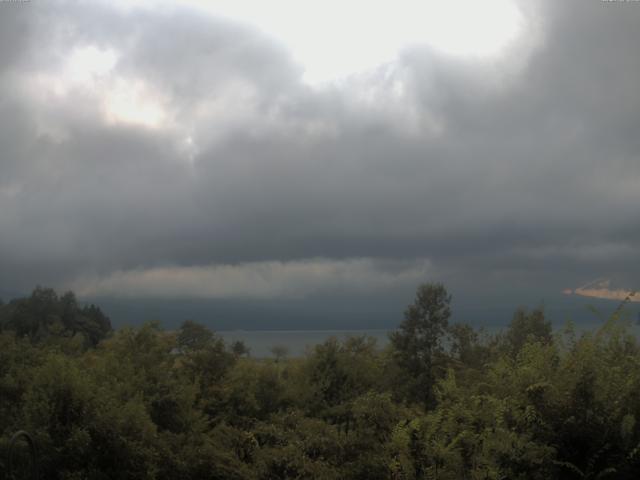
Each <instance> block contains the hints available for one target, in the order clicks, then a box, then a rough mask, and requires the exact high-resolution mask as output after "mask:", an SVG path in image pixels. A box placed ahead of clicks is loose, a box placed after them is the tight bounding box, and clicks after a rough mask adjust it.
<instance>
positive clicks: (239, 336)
mask: <svg viewBox="0 0 640 480" xmlns="http://www.w3.org/2000/svg"><path fill="white" fill-rule="evenodd" d="M388 332H389V330H263V331H260V330H247V331H244V330H234V331H221V332H216V333H218V334H219V335H220V336H222V337H223V338H224V340H225V341H226V342H233V341H236V340H242V341H243V342H244V343H245V345H247V347H249V349H250V350H251V356H252V357H270V356H273V355H272V353H271V348H272V347H274V346H276V345H278V346H284V347H286V348H287V349H288V351H289V355H290V356H294V357H295V356H301V355H304V353H305V351H306V349H307V348H312V347H313V346H314V345H317V344H319V343H322V342H324V341H325V340H327V339H328V338H330V337H336V338H337V339H338V340H344V339H345V338H347V337H350V336H351V337H356V336H363V335H366V336H369V337H373V338H375V339H376V342H377V345H378V346H379V347H380V348H383V347H385V346H386V345H387V344H388V343H389V338H388V336H387V335H388Z"/></svg>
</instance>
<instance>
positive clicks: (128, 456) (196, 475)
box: [0, 284, 640, 480]
mask: <svg viewBox="0 0 640 480" xmlns="http://www.w3.org/2000/svg"><path fill="white" fill-rule="evenodd" d="M450 299H451V298H450V296H449V295H448V293H447V291H446V289H445V288H444V287H443V286H442V285H439V284H426V285H422V286H421V287H419V288H418V291H417V294H416V299H415V302H414V303H413V304H412V305H410V306H409V307H408V308H407V310H406V312H405V320H404V322H403V323H402V324H401V325H399V326H398V329H397V330H396V331H395V332H394V333H393V334H392V335H391V342H390V345H389V347H388V348H386V349H384V350H382V349H378V348H377V347H376V345H375V343H374V342H373V341H372V340H371V339H369V338H366V337H362V338H350V339H348V340H345V341H343V342H340V341H338V340H336V339H330V340H327V341H326V342H324V343H323V344H320V345H316V346H315V347H314V348H313V349H312V350H310V352H309V354H308V355H306V356H305V357H303V358H287V356H286V352H285V351H284V350H281V351H278V352H277V353H278V354H277V355H276V356H275V358H270V359H256V358H252V357H251V356H250V352H247V350H246V348H244V346H243V345H242V344H240V343H236V344H234V345H227V344H225V343H224V342H223V340H222V339H221V338H220V337H219V336H217V335H216V334H215V333H214V332H211V331H210V330H208V329H207V328H205V327H204V326H202V325H199V324H197V323H195V322H185V323H184V324H183V325H182V327H181V328H180V329H179V330H178V331H175V332H167V331H163V330H162V329H161V328H160V327H159V325H157V324H154V323H147V324H145V325H144V326H142V327H140V328H135V329H133V328H125V329H121V330H118V331H111V328H110V324H109V321H108V319H107V318H106V316H105V315H104V314H103V313H102V312H101V311H100V309H99V308H98V307H95V306H91V307H80V306H79V305H78V303H77V302H76V300H75V297H74V296H73V294H65V295H63V296H58V295H56V294H55V292H53V291H51V290H48V289H40V288H39V289H36V290H35V291H34V292H33V294H32V296H31V297H29V298H25V299H18V300H14V301H11V302H9V303H7V304H4V305H2V306H0V329H1V331H0V432H1V435H0V453H2V455H1V456H0V462H4V458H5V454H4V453H5V452H6V450H7V446H8V439H9V438H10V435H11V434H12V433H13V432H15V431H17V430H20V429H25V430H27V431H29V432H31V433H32V434H33V436H34V438H35V439H36V442H37V444H38V449H39V452H40V474H41V478H46V479H220V480H234V479H238V480H239V479H265V480H266V479H269V480H271V479H326V480H329V479H362V480H375V479H442V480H445V479H446V480H448V479H451V480H458V479H474V480H480V479H554V478H557V479H585V478H588V479H595V478H612V479H632V478H633V479H636V478H639V475H640V426H639V425H638V420H637V419H638V418H640V348H639V346H638V342H637V339H636V338H635V337H634V336H633V335H632V334H631V332H630V329H629V328H628V326H627V325H626V323H625V321H624V318H623V317H624V315H623V312H618V313H617V314H615V315H614V316H613V317H612V318H610V319H609V320H608V321H606V322H605V323H603V325H602V326H601V327H600V328H599V329H598V330H597V331H593V332H590V333H586V334H581V335H577V334H576V333H574V331H573V328H572V327H571V325H568V326H567V327H566V328H565V329H563V330H562V331H556V332H553V331H552V329H551V325H550V323H549V322H548V321H547V320H546V319H545V317H544V312H543V311H542V310H533V311H526V310H524V309H522V310H519V311H517V312H515V314H514V317H513V321H512V323H511V325H510V326H509V328H508V329H506V330H505V331H504V332H502V333H501V334H498V335H491V336H489V335H485V334H483V333H482V332H479V331H476V330H474V329H472V328H471V327H469V326H467V325H459V324H457V325H452V324H450V323H449V317H450ZM5 467H6V465H4V464H0V470H2V471H4V468H5Z"/></svg>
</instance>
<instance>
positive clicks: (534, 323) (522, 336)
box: [506, 308, 553, 355]
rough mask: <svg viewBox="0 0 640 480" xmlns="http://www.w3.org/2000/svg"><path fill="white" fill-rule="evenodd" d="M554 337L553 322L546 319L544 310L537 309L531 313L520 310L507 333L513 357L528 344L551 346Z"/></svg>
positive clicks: (515, 314)
mask: <svg viewBox="0 0 640 480" xmlns="http://www.w3.org/2000/svg"><path fill="white" fill-rule="evenodd" d="M552 336H553V335H552V328H551V322H550V321H548V320H546V319H545V317H544V311H543V310H542V308H536V309H535V310H533V311H532V312H531V313H529V312H527V311H526V309H524V308H519V309H518V310H516V312H515V313H514V314H513V320H511V323H510V324H509V329H508V330H507V333H506V341H507V348H508V349H509V351H510V353H511V354H512V355H517V354H518V352H519V351H520V350H521V349H522V347H523V346H524V345H525V344H526V343H530V342H540V343H543V344H549V343H551V340H552Z"/></svg>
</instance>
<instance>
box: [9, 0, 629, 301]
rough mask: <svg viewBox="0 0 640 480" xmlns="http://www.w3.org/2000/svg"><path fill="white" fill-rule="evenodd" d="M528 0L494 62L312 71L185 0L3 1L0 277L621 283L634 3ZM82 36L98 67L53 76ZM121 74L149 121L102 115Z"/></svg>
mask: <svg viewBox="0 0 640 480" xmlns="http://www.w3.org/2000/svg"><path fill="white" fill-rule="evenodd" d="M528 5H529V4H523V5H522V8H523V9H525V8H526V9H527V10H525V13H526V14H527V15H528V18H529V21H530V23H529V25H530V26H531V25H533V27H532V28H535V31H536V32H537V35H538V37H536V38H535V39H532V42H531V43H532V44H533V46H531V45H528V42H527V41H522V42H521V45H520V46H519V47H518V46H515V47H514V50H513V51H512V52H511V53H510V54H508V56H507V57H506V58H505V59H501V60H496V61H492V62H489V63H483V62H482V61H477V60H468V59H460V58H453V57H447V56H443V55H441V54H438V53H436V52H434V51H431V50H429V49H427V48H423V47H413V48H410V49H406V50H405V51H403V52H402V53H401V55H400V56H399V58H398V60H397V61H396V62H394V63H393V64H392V65H387V66H381V67H380V68H379V69H377V70H376V71H374V72H370V73H367V74H361V75H358V76H355V77H353V78H350V79H347V80H345V81H342V82H341V83H340V84H338V85H335V86H325V87H322V88H315V87H310V86H308V85H305V84H304V83H303V81H302V73H303V71H302V67H301V66H300V65H297V64H296V63H295V62H294V61H293V60H292V58H291V57H290V54H289V53H288V52H287V50H286V46H285V45H282V44H279V43H277V42H276V41H275V40H272V39H270V38H269V37H268V36H267V35H266V34H263V33H260V32H257V31H255V30H253V29H251V28H250V27H248V26H246V25H241V24H238V23H234V22H231V21H229V20H222V19H215V18H212V17H208V16H204V15H202V14H198V13H196V12H195V11H190V10H188V9H186V8H178V7H175V8H163V9H157V10H152V9H148V8H147V9H145V8H140V9H132V10H122V9H118V8H116V7H111V6H107V4H88V3H67V2H60V3H50V4H49V3H47V4H44V3H36V2H29V3H28V4H23V5H20V9H18V7H17V6H15V5H13V6H12V7H11V9H10V8H9V7H8V6H5V5H0V8H2V10H3V11H2V15H1V16H0V18H1V20H0V22H2V25H3V26H5V25H6V26H7V28H0V32H2V38H5V37H7V36H11V37H12V38H21V39H22V41H20V42H18V44H17V45H16V47H15V48H10V47H9V46H8V45H7V44H5V43H4V42H3V43H2V46H1V48H0V58H1V59H2V60H3V62H2V67H1V68H2V70H0V72H1V75H2V77H1V78H0V84H1V85H3V91H2V93H0V142H2V152H1V153H0V205H1V209H0V231H1V232H2V234H1V235H0V265H2V270H1V271H0V286H1V287H3V288H5V289H11V290H14V289H16V288H29V287H30V286H32V285H33V284H35V283H49V284H54V285H80V284H82V283H86V284H88V285H90V286H89V287H88V289H87V293H100V292H103V293H104V292H108V293H111V294H117V293H118V291H117V290H118V289H117V286H118V285H122V287H121V288H126V289H127V290H128V291H129V292H134V294H135V292H136V291H138V292H140V293H141V294H145V295H148V294H151V293H152V292H153V291H155V292H160V294H166V293H167V292H168V291H170V290H171V288H172V285H173V286H174V287H175V288H176V292H179V293H181V294H184V295H189V292H190V290H195V291H197V293H194V294H196V295H199V296H206V295H211V296H213V297H217V296H225V295H228V296H237V295H235V294H234V293H233V292H231V291H230V290H229V288H228V287H224V288H223V287H222V286H220V287H217V285H222V284H223V283H224V282H222V283H221V278H222V279H224V278H231V279H233V281H232V282H231V285H233V286H234V288H235V289H236V290H242V285H248V286H249V287H248V290H249V294H254V295H255V296H258V297H261V296H262V297H271V296H277V295H279V294H282V295H293V296H295V295H302V294H307V293H309V292H311V291H314V289H319V288H320V287H319V285H321V284H324V283H331V282H336V285H342V286H344V284H345V283H349V282H355V283H365V284H367V282H366V281H365V279H366V278H373V280H371V281H370V283H371V285H372V287H371V288H374V289H380V288H386V287H389V286H390V285H391V283H392V282H393V279H396V280H397V281H399V282H407V283H416V282H417V281H419V277H420V276H430V275H433V276H438V277H439V278H441V279H444V280H446V281H448V282H451V283H453V284H458V285H462V286H466V287H468V288H474V287H473V285H477V284H478V281H479V280H482V284H483V286H482V287H481V288H492V287H494V286H499V285H505V286H506V287H509V288H511V287H513V288H516V287H517V288H520V289H523V290H527V289H531V288H540V287H535V284H536V283H538V284H543V285H545V286H547V287H548V286H551V287H552V288H554V289H555V288H560V287H561V286H567V284H569V285H571V284H573V283H579V282H580V281H581V280H582V279H583V278H585V277H586V278H587V279H588V278H589V277H591V276H600V275H601V274H608V273H613V274H615V275H618V276H619V277H620V278H623V279H624V280H625V281H628V282H630V283H633V280H634V279H633V266H634V265H637V262H638V260H639V258H638V257H639V253H638V248H637V247H638V245H639V242H640V225H639V224H638V220H637V205H638V204H639V203H640V202H639V201H640V159H639V158H638V156H639V152H640V137H639V136H638V135H637V128H638V126H639V125H640V97H639V96H638V95H637V85H639V84H640V57H639V56H637V55H636V54H635V45H636V44H637V40H638V34H637V29H636V26H637V24H638V21H639V20H640V6H639V5H634V4H633V3H621V4H617V3H614V2H578V1H573V2H562V3H561V2H546V3H540V4H538V5H537V7H536V8H532V7H530V6H528ZM5 12H9V14H8V15H6V16H5V15H4V13H5ZM525 40H526V39H525ZM87 46H91V47H92V48H96V49H98V50H99V51H106V50H109V49H111V50H113V52H116V55H117V61H116V62H115V65H114V66H113V70H112V71H110V72H108V73H106V74H101V75H103V76H102V77H100V78H98V79H97V80H96V79H94V78H93V77H91V79H92V80H91V82H94V83H92V84H91V86H87V85H85V84H82V83H80V84H77V83H76V84H70V86H69V85H66V84H64V82H66V81H68V79H65V78H66V77H64V76H61V75H62V74H61V73H60V72H61V71H64V65H65V62H66V61H67V59H68V58H69V56H70V55H71V54H72V53H73V51H74V48H85V47H87ZM92 75H94V74H92ZM95 75H98V74H95ZM95 75H94V76H95ZM98 76H99V75H98ZM114 78H121V79H122V81H124V82H127V83H126V84H127V85H129V84H130V85H139V84H140V85H142V87H140V88H143V92H151V93H149V95H150V96H151V97H153V99H154V102H156V103H158V104H159V105H160V108H161V110H162V112H163V119H162V120H160V125H159V126H158V125H156V126H154V127H153V128H151V127H149V126H148V125H144V124H142V125H141V124H140V123H135V122H126V121H122V119H120V120H118V119H116V121H113V119H112V120H109V119H108V118H107V117H108V114H109V112H108V111H107V113H105V111H106V110H105V108H106V107H105V106H104V105H105V104H104V101H105V100H104V99H105V98H107V97H108V95H109V92H110V91H111V90H110V89H115V88H116V87H117V83H115V82H116V80H113V79H114ZM110 79H111V80H110ZM56 82H62V87H58V88H62V89H63V90H64V89H66V90H65V91H64V92H63V93H62V94H60V93H55V92H56V90H55V88H54V87H55V85H57V83H56ZM136 82H138V83H136ZM52 85H53V86H52ZM133 88H134V87H132V89H133ZM107 110H108V108H107ZM116 113H117V112H116ZM111 114H112V115H115V114H114V113H113V112H111ZM123 115H124V114H123ZM143 123H144V122H143ZM354 259H355V260H354ZM358 259H360V260H358ZM385 261H386V262H391V265H392V269H399V272H396V273H394V274H393V275H391V274H389V273H388V269H389V268H390V267H389V264H386V266H385V264H384V262H385ZM336 262H338V264H337V263H336ZM339 262H342V263H339ZM425 265H427V266H426V267H425ZM347 270H349V272H351V273H345V272H346V271H347ZM305 272H306V273H305ZM172 278H173V279H174V283H172V280H171V279H172ZM177 278H179V279H180V280H179V281H178V280H175V279H177ZM376 279H377V280H376ZM390 279H391V280H390ZM270 280H271V281H273V285H272V286H271V287H268V288H267V287H266V286H265V282H269V281H270ZM203 283H206V284H208V285H210V286H211V287H209V288H200V287H198V285H202V284H203ZM291 285H302V287H300V288H299V289H297V288H291ZM514 285H515V286H516V287H514ZM385 286H386V287H385ZM629 286H633V285H629ZM92 288H93V290H92ZM154 288H155V290H154ZM389 288H390V287H389Z"/></svg>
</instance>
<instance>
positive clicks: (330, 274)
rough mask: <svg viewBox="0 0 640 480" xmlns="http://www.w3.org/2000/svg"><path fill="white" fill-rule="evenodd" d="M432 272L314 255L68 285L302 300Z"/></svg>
mask: <svg viewBox="0 0 640 480" xmlns="http://www.w3.org/2000/svg"><path fill="white" fill-rule="evenodd" d="M431 273H432V272H430V268H429V264H428V262H415V263H413V262H412V263H408V262H397V261H396V262H389V261H386V262H381V261H375V260H372V259H348V260H342V261H336V260H323V259H312V260H303V261H289V262H250V263H242V264H239V265H211V266H197V267H156V268H150V269H137V270H129V271H117V272H113V273H111V274H109V275H108V276H107V277H87V278H82V279H80V280H79V281H77V282H76V283H74V284H71V285H69V287H70V288H72V289H73V290H74V291H76V292H77V293H78V294H80V295H84V296H89V297H100V296H107V297H119V298H140V297H143V298H210V299H216V298H219V299H224V298H237V299H243V298H244V299H261V300H265V299H273V298H285V299H300V298H304V297H306V296H308V295H310V294H318V293H325V294H326V293H332V292H333V293H341V294H344V293H347V294H348V293H357V294H361V293H363V292H366V293H375V292H380V291H383V292H384V291H387V290H389V289H396V288H398V287H404V288H407V287H408V288H412V287H413V286H415V285H416V284H417V283H419V282H420V281H423V280H424V279H425V278H429V277H430V276H431Z"/></svg>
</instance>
